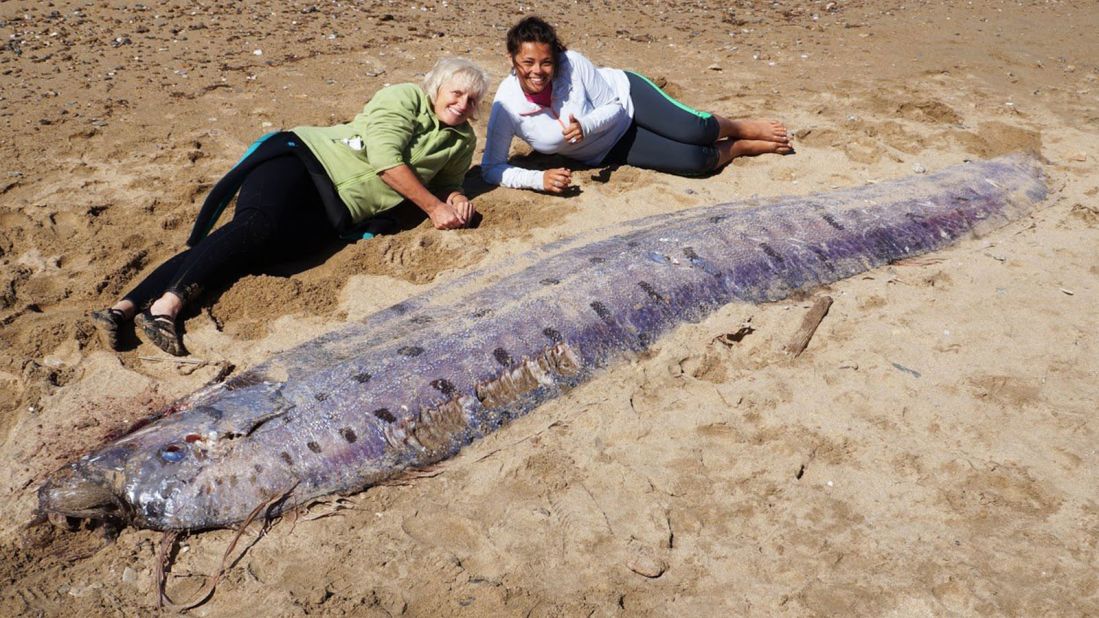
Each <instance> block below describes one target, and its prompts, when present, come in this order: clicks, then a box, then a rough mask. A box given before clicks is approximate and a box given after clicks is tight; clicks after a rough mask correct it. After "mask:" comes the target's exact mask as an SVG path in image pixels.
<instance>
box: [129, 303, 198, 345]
mask: <svg viewBox="0 0 1099 618" xmlns="http://www.w3.org/2000/svg"><path fill="white" fill-rule="evenodd" d="M134 324H137V325H138V326H139V327H140V328H141V332H143V333H145V336H146V337H148V338H149V341H151V342H152V343H153V345H155V346H156V347H158V348H160V349H161V350H164V351H165V352H167V353H168V354H171V355H172V356H187V349H186V348H184V347H183V338H182V337H180V334H179V329H178V328H176V321H175V320H173V319H172V317H171V316H168V315H153V313H152V312H151V311H149V310H148V309H146V310H145V311H144V312H142V313H139V314H137V317H136V318H134Z"/></svg>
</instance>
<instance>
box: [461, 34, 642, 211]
mask: <svg viewBox="0 0 1099 618" xmlns="http://www.w3.org/2000/svg"><path fill="white" fill-rule="evenodd" d="M569 114H572V116H573V117H574V118H576V120H577V121H579V123H580V127H581V128H582V129H583V130H584V139H583V140H581V141H580V142H577V143H575V144H570V143H569V142H567V141H565V137H564V133H563V129H564V127H565V126H566V125H568V123H569ZM632 119H633V103H632V102H631V101H630V82H629V80H627V79H626V74H625V73H624V72H623V71H621V70H619V69H608V68H596V67H595V65H593V64H592V63H591V61H590V60H588V59H587V58H585V57H584V56H583V54H580V53H578V52H575V51H572V50H569V51H566V52H565V53H564V56H563V58H561V61H560V62H559V63H558V65H557V67H556V71H555V72H554V76H553V97H552V99H551V104H550V107H542V106H541V105H538V104H537V103H533V102H531V101H530V100H528V99H527V98H526V96H525V95H524V94H523V88H522V86H520V85H519V78H518V77H516V76H515V74H514V73H512V74H511V75H508V76H507V78H505V79H504V81H503V82H501V83H500V88H499V89H497V91H496V98H495V99H494V100H493V102H492V113H491V114H490V115H489V119H488V135H487V137H486V139H485V153H484V156H483V157H482V158H481V176H482V177H483V178H484V179H485V182H488V183H491V184H496V185H503V186H505V187H511V188H514V189H538V190H541V189H542V188H543V184H542V175H543V172H542V171H540V170H528V169H524V168H521V167H516V166H514V165H511V164H509V163H508V152H509V150H510V149H511V139H512V138H513V137H519V139H521V140H523V141H524V142H526V143H528V144H530V146H531V148H533V149H534V150H535V151H537V152H541V153H543V154H561V155H564V156H566V157H570V158H572V159H576V160H578V161H580V162H582V163H585V164H587V165H597V164H598V163H599V162H600V161H602V160H603V158H604V157H605V156H607V153H608V152H610V150H611V148H613V147H614V145H615V144H616V143H618V140H619V139H620V138H621V137H622V135H623V134H624V133H625V132H626V130H627V129H629V128H630V122H631V121H632Z"/></svg>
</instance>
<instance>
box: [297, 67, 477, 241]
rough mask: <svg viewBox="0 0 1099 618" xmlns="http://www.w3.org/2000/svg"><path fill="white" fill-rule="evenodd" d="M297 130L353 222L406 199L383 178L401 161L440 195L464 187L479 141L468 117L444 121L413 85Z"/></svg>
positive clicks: (385, 90)
mask: <svg viewBox="0 0 1099 618" xmlns="http://www.w3.org/2000/svg"><path fill="white" fill-rule="evenodd" d="M293 131H294V133H295V134H296V135H297V136H298V137H299V138H301V141H303V142H305V145H306V146H308V147H309V150H310V151H311V152H312V153H313V155H314V156H316V157H317V160H318V161H320V163H321V165H323V166H324V169H325V171H326V172H328V177H329V178H331V179H332V184H334V185H335V187H336V192H337V193H339V195H340V199H342V200H343V203H344V204H345V205H346V206H347V209H348V210H350V211H351V218H352V220H353V221H354V222H355V223H359V222H361V221H363V220H364V219H368V218H370V217H372V216H373V215H375V214H377V213H379V212H381V211H383V210H387V209H389V208H393V207H394V206H396V205H397V204H399V203H401V201H402V200H404V199H405V198H404V196H402V195H401V194H400V193H397V192H396V191H394V190H393V189H391V188H390V187H389V185H387V184H385V183H384V182H382V179H381V177H379V174H380V173H381V172H384V171H385V170H387V169H390V168H392V167H396V166H398V165H401V164H402V163H404V164H407V165H408V166H409V167H411V168H412V170H413V171H414V172H416V175H417V176H418V177H419V178H420V181H421V182H423V183H424V185H425V186H426V187H427V188H428V189H429V190H430V191H431V192H432V193H435V194H436V195H441V196H442V199H446V196H447V195H448V194H450V192H452V191H460V190H461V188H462V180H463V178H465V174H466V171H468V170H469V166H470V163H471V162H472V161H473V150H474V148H475V147H476V145H477V136H476V135H475V134H474V133H473V128H472V127H471V126H469V123H468V122H466V123H463V124H461V125H459V126H456V127H450V126H447V125H445V124H443V123H441V122H440V121H439V119H438V118H437V117H436V116H435V111H434V110H433V109H432V106H431V101H430V100H429V99H428V98H427V94H426V93H425V92H424V91H423V90H422V89H420V87H419V86H416V85H415V84H398V85H396V86H390V87H388V88H383V89H381V90H379V91H378V92H377V93H376V94H375V95H374V97H373V98H372V99H370V102H369V103H367V104H366V106H365V107H363V111H362V112H360V113H359V115H357V116H355V119H354V120H352V121H351V122H349V123H347V124H338V125H335V126H332V127H296V128H294V129H293Z"/></svg>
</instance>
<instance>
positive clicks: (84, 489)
mask: <svg viewBox="0 0 1099 618" xmlns="http://www.w3.org/2000/svg"><path fill="white" fill-rule="evenodd" d="M38 510H39V511H40V512H41V513H43V514H45V515H62V516H64V517H68V518H74V519H99V520H129V519H130V514H129V509H128V508H127V507H126V503H125V502H124V501H123V500H121V499H120V498H119V496H118V495H117V494H116V493H115V491H114V487H113V485H112V484H111V483H110V482H109V481H108V480H107V479H105V478H96V477H95V476H89V475H85V474H83V473H81V471H79V470H77V469H76V468H75V467H69V468H67V469H63V470H61V471H60V472H59V473H58V474H57V475H55V476H54V477H53V478H51V479H49V480H47V481H46V482H45V483H43V484H42V486H41V487H39V488H38Z"/></svg>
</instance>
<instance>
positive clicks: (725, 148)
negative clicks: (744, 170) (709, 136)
mask: <svg viewBox="0 0 1099 618" xmlns="http://www.w3.org/2000/svg"><path fill="white" fill-rule="evenodd" d="M717 152H718V162H717V166H718V168H721V167H724V166H725V165H728V164H729V162H730V161H732V160H733V159H735V158H737V157H755V156H758V155H761V154H771V153H774V154H781V155H784V154H790V153H791V152H794V148H793V147H792V146H790V144H789V143H780V142H769V141H767V140H762V139H737V140H734V139H725V140H721V141H720V142H718V143H717Z"/></svg>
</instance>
